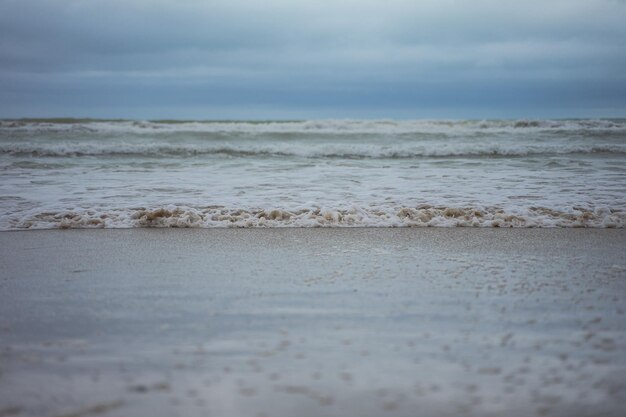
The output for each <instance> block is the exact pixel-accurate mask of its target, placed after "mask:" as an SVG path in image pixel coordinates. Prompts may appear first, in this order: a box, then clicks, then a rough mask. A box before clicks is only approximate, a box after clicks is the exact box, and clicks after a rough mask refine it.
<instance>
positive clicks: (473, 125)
mask: <svg viewBox="0 0 626 417" xmlns="http://www.w3.org/2000/svg"><path fill="white" fill-rule="evenodd" d="M0 130H5V131H6V130H8V131H14V132H15V131H30V132H32V131H39V132H42V131H43V132H68V131H73V132H92V133H94V132H101V133H156V132H205V133H215V132H223V133H248V134H254V133H300V134H301V133H332V134H341V133H377V134H411V133H436V132H448V133H450V132H460V133H463V132H468V131H496V132H497V131H504V132H511V131H519V130H524V131H537V130H549V131H558V130H563V131H570V132H572V131H624V132H626V120H625V119H597V120H591V119H573V120H527V119H522V120H308V121H283V122H281V121H174V120H160V121H159V120H157V121H130V120H97V119H21V120H1V121H0Z"/></svg>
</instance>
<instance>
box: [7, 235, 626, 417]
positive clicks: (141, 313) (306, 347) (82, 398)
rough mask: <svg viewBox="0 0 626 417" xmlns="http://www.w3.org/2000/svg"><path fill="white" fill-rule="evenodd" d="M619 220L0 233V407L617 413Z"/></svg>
mask: <svg viewBox="0 0 626 417" xmlns="http://www.w3.org/2000/svg"><path fill="white" fill-rule="evenodd" d="M625 249H626V233H625V232H624V231H623V230H600V229H594V230H581V229H515V230H502V229H464V228H458V229H441V228H438V229H426V228H423V229H265V230H264V229H248V230H238V229H208V230H198V229H195V230H172V229H167V230H165V229H134V230H69V231H53V230H47V231H29V232H3V233H0V276H1V277H2V278H1V279H0V416H3V417H4V416H44V417H48V416H49V417H61V416H65V417H69V416H72V417H77V416H92V415H106V416H239V417H245V416H252V417H261V416H268V417H269V416H299V417H306V416H417V415H419V416H459V415H464V416H503V415H506V416H531V415H539V416H551V415H553V416H599V415H602V416H619V415H623V403H624V398H626V315H625V314H624V310H625V309H626V258H625V257H624V252H625Z"/></svg>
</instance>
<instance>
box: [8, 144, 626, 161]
mask: <svg viewBox="0 0 626 417" xmlns="http://www.w3.org/2000/svg"><path fill="white" fill-rule="evenodd" d="M0 154H5V155H11V156H17V157H20V156H32V157H80V156H99V157H106V156H110V157H135V156H137V157H193V156H203V155H204V156H211V155H215V156H227V157H239V158H243V157H300V158H345V159H409V158H420V157H481V156H486V157H490V156H491V157H497V156H507V157H515V156H535V155H567V154H615V155H625V154H626V143H624V144H593V143H590V144H581V143H501V144H500V143H493V142H491V143H490V142H480V141H476V142H473V143H472V142H461V143H445V142H444V143H436V142H424V143H418V144H412V143H404V144H402V143H400V144H392V145H386V144H381V143H377V144H376V143H374V144H371V143H370V144H368V143H364V144H356V143H354V144H353V143H336V144H323V143H306V142H302V141H299V142H296V141H294V142H291V143H289V142H284V143H260V144H258V143H254V142H239V143H233V144H227V143H219V142H218V143H215V142H208V143H187V144H185V143H179V144H167V143H145V142H144V143H141V142H138V143H128V142H126V143H121V142H120V143H94V142H82V143H81V142H64V143H63V142H62V143H36V142H34V143H30V142H20V143H0Z"/></svg>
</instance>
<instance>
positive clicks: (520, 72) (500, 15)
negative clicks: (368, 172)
mask: <svg viewBox="0 0 626 417" xmlns="http://www.w3.org/2000/svg"><path fill="white" fill-rule="evenodd" d="M625 22H626V0H525V1H507V0H465V1H462V0H264V1H260V0H178V1H173V0H172V1H165V0H1V1H0V118H1V117H5V118H6V117H25V116H33V117H50V116H75V117H88V116H91V117H124V118H196V119H198V118H199V119H216V118H238V119H242V118H243V119H260V118H274V119H292V118H346V117H347V118H379V117H381V118H424V117H426V118H496V117H506V118H517V117H600V116H613V117H615V116H618V117H619V116H621V117H626V23H625Z"/></svg>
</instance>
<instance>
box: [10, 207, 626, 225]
mask: <svg viewBox="0 0 626 417" xmlns="http://www.w3.org/2000/svg"><path fill="white" fill-rule="evenodd" d="M9 223H10V224H9V225H8V227H9V228H11V229H51V228H61V229H67V228H79V229H80V228H146V227H161V228H164V227H176V228H215V227H239V228H259V227H261V228H262V227H518V228H531V227H563V228H573V227H592V228H624V227H625V225H626V211H624V210H621V209H611V208H596V209H586V208H582V207H573V208H571V209H569V210H554V209H549V208H545V207H530V208H528V209H525V210H523V211H520V210H517V211H506V210H504V209H501V208H496V207H487V208H485V207H480V208H478V207H441V206H430V205H420V206H416V207H379V208H371V207H370V208H362V207H350V208H321V207H314V208H301V209H296V210H285V209H278V208H275V209H264V208H256V209H237V208H227V207H221V206H209V207H188V206H167V207H154V208H144V207H141V208H134V209H119V210H107V211H98V210H70V211H58V212H44V213H39V214H35V215H31V216H28V217H26V218H22V219H17V218H13V219H11V220H10V221H9Z"/></svg>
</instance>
